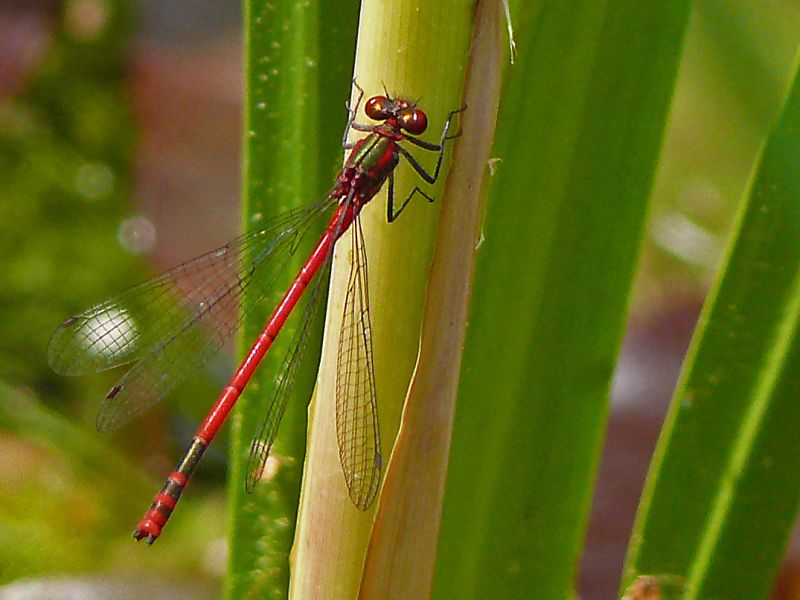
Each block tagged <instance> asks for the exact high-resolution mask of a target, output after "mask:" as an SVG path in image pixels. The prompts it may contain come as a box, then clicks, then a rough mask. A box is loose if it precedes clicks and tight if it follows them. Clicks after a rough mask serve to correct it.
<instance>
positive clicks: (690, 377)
mask: <svg viewBox="0 0 800 600" xmlns="http://www.w3.org/2000/svg"><path fill="white" fill-rule="evenodd" d="M798 173H800V75H796V78H795V82H794V84H793V87H792V90H791V92H790V94H789V96H788V100H787V103H786V106H785V107H784V111H783V114H782V116H781V118H780V120H779V121H778V123H777V125H776V126H775V128H774V129H773V131H772V133H771V135H770V137H769V140H768V142H767V144H766V146H765V148H764V150H763V153H762V155H761V158H760V160H759V164H758V167H757V169H756V172H755V175H754V176H753V179H752V183H751V186H750V190H749V193H748V199H747V201H746V203H745V205H744V206H743V209H742V212H741V213H740V217H739V223H738V227H737V233H736V234H735V236H734V238H735V239H734V240H733V241H732V243H731V248H730V250H729V254H728V259H727V261H726V263H725V266H724V267H723V273H722V275H721V278H720V280H719V281H718V283H717V285H716V287H715V290H714V292H712V294H711V296H710V298H709V300H708V302H707V304H706V307H705V309H704V311H703V315H702V316H701V319H700V325H699V326H698V330H697V332H696V334H695V338H694V340H693V342H692V346H691V348H690V353H689V358H688V360H687V363H686V366H685V368H684V372H683V374H682V376H681V382H680V384H679V386H678V389H677V391H676V393H675V397H674V399H673V404H672V407H671V409H670V413H669V415H668V418H667V424H666V425H665V428H664V431H663V432H662V437H661V440H660V441H659V445H658V448H657V450H656V456H655V458H654V460H653V465H652V466H651V469H650V474H649V476H648V483H647V486H646V489H645V492H644V496H643V499H642V504H641V506H640V512H639V515H638V519H637V524H636V527H635V530H634V535H633V538H632V540H633V543H632V547H631V549H630V553H629V556H628V564H627V566H626V571H625V580H626V582H627V583H630V582H631V581H632V580H633V579H634V578H636V577H637V576H639V575H659V576H662V575H669V576H670V577H672V578H678V579H680V580H681V582H682V585H683V596H682V598H725V599H726V600H728V599H736V598H742V599H745V598H746V599H750V598H763V597H765V596H766V595H767V594H768V592H769V589H770V585H771V582H772V580H773V578H774V576H775V572H776V570H777V568H778V566H779V564H780V559H781V556H782V554H783V551H784V549H785V546H786V543H787V540H788V536H789V534H790V532H791V530H792V527H793V524H794V521H795V517H796V513H797V507H798V502H800V487H798V485H797V481H798V479H799V478H800V403H798V401H797V399H798V397H799V396H800V380H798V378H797V365H798V364H800V338H799V337H798V331H800V177H798Z"/></svg>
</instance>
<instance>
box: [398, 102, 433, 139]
mask: <svg viewBox="0 0 800 600" xmlns="http://www.w3.org/2000/svg"><path fill="white" fill-rule="evenodd" d="M400 127H402V128H403V129H405V130H406V131H407V132H408V133H410V134H411V135H419V134H421V133H422V132H423V131H425V130H426V129H427V128H428V117H427V116H426V115H425V113H424V112H422V111H421V110H420V109H418V108H415V109H414V110H409V111H406V112H404V113H403V114H402V115H400Z"/></svg>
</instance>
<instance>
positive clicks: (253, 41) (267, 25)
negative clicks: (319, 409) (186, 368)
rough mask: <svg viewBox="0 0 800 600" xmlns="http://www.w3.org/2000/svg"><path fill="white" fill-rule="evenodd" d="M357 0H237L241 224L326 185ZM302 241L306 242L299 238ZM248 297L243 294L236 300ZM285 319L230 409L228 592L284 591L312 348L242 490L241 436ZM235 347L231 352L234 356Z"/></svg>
mask: <svg viewBox="0 0 800 600" xmlns="http://www.w3.org/2000/svg"><path fill="white" fill-rule="evenodd" d="M356 18H357V6H356V5H352V4H350V3H341V2H335V1H327V2H306V3H297V2H290V1H287V0H275V1H273V0H250V1H248V2H246V3H245V34H246V51H245V55H246V56H245V61H246V71H245V85H246V97H245V108H244V111H245V115H244V131H245V135H244V150H243V152H244V182H243V196H244V214H243V219H244V227H245V229H246V230H251V231H252V230H257V229H259V228H260V225H259V224H260V223H262V222H263V221H264V220H265V219H269V218H270V217H272V216H275V215H277V214H280V213H282V212H284V211H286V210H288V209H290V208H293V207H297V206H303V205H305V204H309V203H311V202H313V201H315V200H317V199H319V198H321V197H322V195H323V194H324V193H325V192H326V191H327V189H328V188H329V187H330V186H331V185H332V182H333V175H334V174H335V172H336V168H337V162H338V161H339V160H341V154H342V150H341V147H340V140H341V131H342V127H343V124H344V122H345V119H346V114H347V113H346V112H345V110H344V99H345V98H347V96H348V94H349V90H350V79H351V76H350V73H351V72H352V56H353V44H354V39H355V25H356ZM309 243H310V241H309ZM305 253H306V249H305V248H303V247H301V249H300V250H299V251H298V252H297V255H296V257H295V262H294V263H293V264H292V265H290V266H289V268H288V269H287V271H286V273H285V275H284V277H283V279H281V280H280V281H277V282H276V284H275V286H274V289H275V292H274V294H273V295H272V297H270V298H267V300H266V302H264V303H263V304H262V305H259V306H257V307H256V308H255V309H254V310H253V311H252V312H251V314H250V316H249V317H248V319H247V320H246V321H245V323H244V326H243V328H242V350H244V349H246V348H249V346H250V344H251V343H252V341H253V340H254V339H255V338H256V336H257V335H258V333H259V332H260V331H261V329H262V327H263V326H264V323H265V322H266V319H267V317H268V315H269V314H270V313H271V312H272V310H273V308H274V306H275V304H277V301H278V299H279V298H280V295H281V294H282V292H283V290H284V289H285V288H286V287H287V286H288V284H289V282H290V281H291V279H292V278H293V277H294V275H295V274H296V271H297V268H299V265H300V264H301V263H302V261H303V260H304V259H305ZM246 301H247V302H252V299H247V300H246ZM294 325H295V323H294V322H293V321H290V323H289V325H288V327H287V331H284V332H283V333H282V335H281V336H280V337H279V338H278V340H277V341H276V343H275V345H274V346H273V348H272V349H271V351H270V353H269V354H268V356H267V358H266V359H265V360H264V364H263V365H262V366H261V368H260V369H259V371H258V372H257V373H256V375H255V377H254V378H253V381H252V382H251V384H250V386H249V388H248V390H247V392H246V393H245V395H244V396H243V398H242V400H241V401H240V406H239V407H238V408H237V411H236V413H235V417H234V425H233V429H234V435H233V444H232V450H231V455H232V467H231V478H230V570H229V578H228V581H227V587H226V592H227V595H228V597H231V598H242V597H245V596H247V595H248V594H249V595H251V596H252V595H255V596H254V597H262V598H263V597H270V598H273V597H274V598H285V597H286V594H287V589H288V579H289V551H290V549H291V544H292V539H293V536H294V522H295V516H296V512H297V503H298V497H299V490H300V475H301V471H302V464H303V453H304V446H305V432H306V404H307V402H308V398H309V396H310V394H311V388H312V384H313V380H314V374H315V372H316V368H315V367H316V364H317V361H318V358H319V353H318V344H317V348H316V350H315V349H314V348H313V346H314V344H311V346H312V347H310V348H309V350H308V351H307V356H306V359H305V366H304V367H303V368H301V372H300V373H299V375H298V377H297V384H296V386H295V392H294V393H293V397H292V398H290V400H289V406H288V408H287V411H286V414H285V415H284V417H283V422H282V424H281V428H280V432H279V434H278V439H277V441H276V443H275V445H274V447H273V452H272V454H273V456H275V457H279V458H280V465H281V466H280V468H279V469H278V470H277V471H276V472H275V474H274V476H272V477H271V478H270V480H269V483H268V484H264V485H259V486H258V487H257V490H256V492H255V493H254V494H252V495H250V494H246V493H245V491H244V479H245V476H246V469H247V461H248V454H249V449H250V441H251V439H252V436H253V434H254V432H255V431H256V430H257V428H258V427H259V425H260V424H261V421H262V420H263V419H264V415H265V413H266V406H267V403H268V402H269V401H270V399H271V394H272V393H273V392H274V389H275V376H276V372H277V371H278V370H279V366H280V364H281V361H282V360H283V356H284V353H285V351H286V349H287V347H288V342H289V340H291V336H292V328H293V327H294ZM241 354H243V352H240V355H241Z"/></svg>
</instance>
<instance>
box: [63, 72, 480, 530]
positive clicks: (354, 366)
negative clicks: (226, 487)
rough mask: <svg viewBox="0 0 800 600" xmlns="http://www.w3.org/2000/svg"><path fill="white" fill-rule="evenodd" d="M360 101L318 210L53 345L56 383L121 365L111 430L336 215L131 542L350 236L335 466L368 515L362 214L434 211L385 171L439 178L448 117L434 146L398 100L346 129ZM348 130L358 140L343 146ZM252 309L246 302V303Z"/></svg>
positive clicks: (267, 443)
mask: <svg viewBox="0 0 800 600" xmlns="http://www.w3.org/2000/svg"><path fill="white" fill-rule="evenodd" d="M356 88H357V90H358V92H359V94H358V98H357V100H356V104H355V108H352V109H350V108H348V111H349V118H348V122H347V127H346V128H345V133H344V137H343V140H342V145H343V146H344V148H345V149H348V150H350V154H349V155H348V157H347V160H346V162H345V165H344V168H343V169H342V170H341V172H340V173H339V175H338V177H337V179H336V184H335V185H334V187H333V189H332V190H331V191H330V192H329V193H328V194H327V195H326V196H325V197H324V198H323V199H322V200H321V201H319V202H317V203H316V204H313V205H311V206H309V207H305V208H301V209H296V210H293V211H290V212H288V213H286V214H283V215H281V216H278V217H277V218H275V219H273V220H271V221H270V222H268V223H267V224H266V226H265V227H264V228H263V229H261V230H260V231H257V232H255V233H249V234H246V235H244V236H242V237H240V238H238V239H236V240H234V241H232V242H230V243H229V244H227V245H225V246H223V247H222V248H220V249H218V250H215V251H213V252H209V253H207V254H204V255H202V256H199V257H197V258H195V259H194V260H190V261H189V262H186V263H184V264H182V265H180V266H178V267H175V268H174V269H172V270H170V271H167V272H166V273H164V274H163V275H161V276H160V277H157V278H155V279H152V280H150V281H148V282H145V283H143V284H141V285H138V286H136V287H134V288H132V289H130V290H129V291H127V292H125V293H123V294H121V295H119V296H117V297H115V298H112V299H110V300H108V301H106V302H103V303H101V304H98V305H97V306H94V307H93V308H90V309H89V310H87V311H84V312H83V313H81V314H79V315H76V316H73V317H70V318H68V319H67V320H66V321H64V323H62V325H61V326H60V327H59V328H58V329H57V330H56V332H55V333H54V334H53V338H52V340H51V341H50V346H49V349H48V360H49V363H50V366H51V367H52V368H53V370H55V371H56V372H58V373H60V374H64V375H79V374H85V373H90V372H97V371H103V370H106V369H110V368H113V367H116V366H119V365H123V364H133V366H132V367H131V369H130V370H129V371H128V372H127V373H126V374H125V375H124V376H123V377H122V378H121V379H120V380H119V381H118V383H117V384H116V385H115V386H114V387H113V388H111V391H109V393H108V394H107V395H106V397H105V399H104V400H103V403H102V405H101V406H100V410H99V411H98V414H97V429H98V430H100V431H109V430H113V429H116V428H118V427H120V426H122V425H124V424H125V423H127V422H128V421H130V420H131V419H132V418H133V417H135V416H137V415H139V414H140V413H142V412H144V411H145V410H146V409H148V408H150V407H151V406H152V405H153V404H155V403H156V402H158V401H160V400H161V399H162V398H164V396H166V395H167V394H168V393H169V392H170V391H172V390H173V389H174V388H175V387H176V386H177V385H178V383H179V382H180V381H182V380H183V379H185V378H186V377H188V376H189V375H190V374H192V373H193V372H194V371H195V370H196V369H197V368H199V367H200V365H202V364H203V363H204V362H205V361H206V360H208V359H209V358H210V357H211V356H212V355H213V354H214V353H215V352H216V351H217V350H219V348H220V347H221V346H222V344H223V343H224V341H225V340H226V339H227V338H229V337H230V336H231V335H232V334H233V333H234V331H235V330H236V329H237V328H238V325H239V324H240V321H241V319H242V317H243V313H242V311H238V306H239V301H240V299H241V297H242V296H243V294H245V293H248V294H253V295H254V297H255V298H256V299H257V300H263V299H264V298H265V297H266V296H267V294H268V293H269V291H270V290H271V288H272V286H273V284H274V282H275V281H276V278H277V276H278V275H279V274H280V273H281V271H282V270H283V268H284V267H285V266H286V265H287V263H288V262H289V259H290V257H291V256H292V255H293V253H294V252H295V250H296V249H297V247H298V244H299V242H300V240H301V238H302V237H303V235H304V234H305V233H306V232H308V231H309V230H310V229H311V227H312V225H313V223H315V222H316V221H317V218H321V217H322V216H323V215H325V214H328V213H329V212H330V211H333V214H332V216H331V217H330V220H329V221H328V224H327V226H326V227H325V230H324V232H323V233H322V236H321V238H320V240H319V242H318V243H317V245H316V246H315V247H314V249H313V251H312V252H311V254H310V256H309V257H308V259H307V260H306V262H305V264H304V265H303V267H302V268H301V269H300V272H299V273H298V275H297V277H295V279H294V281H293V282H292V284H291V285H290V286H289V289H288V290H287V291H286V293H285V294H284V296H283V298H282V300H281V301H280V302H279V303H278V306H277V307H276V308H275V310H274V312H273V313H272V316H270V318H269V320H268V321H267V324H266V326H265V327H264V330H263V331H262V333H261V334H260V335H259V336H258V338H257V339H256V341H255V343H254V344H253V345H252V347H251V348H250V350H249V352H248V353H247V356H246V358H245V359H244V361H243V362H242V363H241V365H240V366H239V368H238V369H237V370H236V373H235V374H234V375H233V377H232V379H231V380H230V382H229V383H228V385H227V386H225V388H224V389H223V391H222V393H221V394H220V396H219V398H218V399H217V401H216V402H215V403H214V405H213V407H212V408H211V411H210V412H209V414H208V416H207V417H206V418H205V420H204V421H203V423H202V424H201V425H200V428H199V429H198V431H197V433H196V434H195V436H194V437H193V439H192V442H191V444H190V445H189V448H188V449H187V450H186V453H185V454H184V456H183V458H182V459H181V460H180V462H179V463H178V465H177V466H176V467H175V470H174V471H172V472H171V473H170V474H169V476H168V477H167V481H166V484H165V485H164V487H163V488H162V489H161V491H160V492H159V493H158V494H156V496H155V498H154V499H153V503H152V505H151V506H150V508H149V509H148V510H147V512H146V514H145V516H144V518H143V519H142V520H141V521H140V522H139V525H138V526H137V528H136V530H135V531H134V533H133V535H134V537H135V538H136V539H137V540H141V539H144V538H147V542H148V544H152V543H153V542H154V541H155V540H156V539H157V538H158V536H159V535H160V534H161V530H162V528H163V527H164V525H165V524H166V522H167V520H168V519H169V517H170V515H171V514H172V511H173V510H174V508H175V505H176V503H177V502H178V499H179V498H180V496H181V493H182V492H183V490H184V488H185V487H186V485H187V483H188V481H189V478H190V477H191V475H192V473H193V471H194V470H195V468H196V467H197V464H198V462H199V461H200V458H201V457H202V455H203V453H204V452H205V450H206V448H207V447H208V445H209V444H210V443H211V441H212V440H213V439H214V436H215V435H216V434H217V432H218V431H219V429H220V427H221V426H222V423H223V422H224V420H225V418H226V417H227V415H228V413H229V412H230V410H231V408H233V405H234V404H235V402H236V400H237V399H238V398H239V396H240V395H241V393H242V391H243V390H244V388H245V386H246V385H247V382H248V381H249V380H250V377H251V376H252V375H253V372H254V371H255V369H256V368H257V367H258V364H259V363H260V362H261V359H262V358H263V357H264V355H265V354H266V353H267V351H268V350H269V348H270V346H271V345H272V342H273V341H274V339H275V337H276V336H277V335H278V333H279V332H280V331H281V328H282V327H283V325H284V324H285V322H286V320H287V318H288V317H289V315H290V314H291V313H292V311H293V310H294V308H295V306H296V305H297V303H298V301H299V300H300V298H301V296H302V295H303V292H304V291H305V289H306V288H307V287H308V286H309V284H310V283H311V282H312V280H313V278H314V276H315V275H316V274H317V273H319V272H323V273H327V272H328V271H329V270H330V265H331V259H332V257H333V247H334V245H335V244H336V242H337V240H338V239H339V238H340V237H341V236H342V235H343V234H344V233H345V232H346V231H347V230H348V229H352V231H353V235H352V244H353V251H352V253H351V256H352V259H351V267H350V277H349V280H348V287H347V293H346V297H345V308H344V315H343V318H342V325H341V331H340V341H339V347H338V354H337V376H336V387H335V390H336V391H335V396H336V427H337V440H338V444H339V456H340V459H341V464H342V470H343V471H344V476H345V482H346V484H347V488H348V493H349V495H350V498H351V500H352V501H353V504H355V506H356V507H357V508H359V509H360V510H366V509H367V508H368V507H369V506H370V504H371V503H372V501H373V500H374V499H375V495H376V494H377V491H378V485H379V483H380V476H381V451H380V439H379V430H378V413H377V405H376V397H375V396H376V392H375V374H374V365H373V358H372V342H371V323H370V315H369V293H368V289H367V262H366V261H367V256H366V251H365V247H364V242H363V235H362V231H361V221H360V218H359V214H360V212H361V209H362V208H363V207H364V205H366V204H367V203H368V202H369V201H370V200H371V199H372V198H374V197H375V195H376V194H377V193H378V191H379V190H380V189H381V187H382V186H383V184H384V183H385V182H387V181H388V186H387V187H388V197H387V212H386V217H387V221H389V222H390V223H391V222H392V221H394V219H395V218H397V216H398V215H399V214H400V213H401V212H402V211H403V209H404V208H405V207H406V205H407V204H408V202H409V201H410V200H411V199H412V197H413V196H414V195H415V194H419V195H421V196H423V197H424V198H426V199H427V200H428V201H432V200H433V198H431V197H430V196H429V195H428V194H426V193H425V192H424V191H422V190H421V189H420V188H419V187H418V186H417V187H415V188H414V189H413V190H412V192H411V193H410V194H409V195H408V196H407V197H406V199H405V200H404V201H403V202H402V204H400V205H399V206H395V203H394V169H395V167H396V166H397V164H398V163H399V162H400V159H401V158H404V159H406V161H407V162H408V163H409V164H410V165H411V166H412V167H413V168H414V170H415V171H416V172H417V173H418V174H419V175H420V177H422V179H423V180H425V181H426V182H427V183H429V184H432V183H434V182H435V181H436V179H437V177H438V176H439V171H440V169H441V166H442V159H443V157H444V146H445V142H446V141H447V140H449V139H452V138H454V137H457V135H458V133H456V134H449V130H450V125H451V122H452V120H453V118H454V117H455V116H456V115H457V114H458V113H460V112H461V111H463V110H464V108H463V107H462V108H460V109H458V110H454V111H451V112H450V113H449V115H448V117H447V120H446V121H445V124H444V128H443V130H442V133H441V137H440V139H439V143H438V144H432V143H429V142H426V141H424V140H421V139H419V138H418V137H417V136H419V135H421V134H422V133H423V132H424V131H425V130H426V129H427V125H428V123H427V117H426V115H425V113H424V112H423V111H422V110H421V109H419V108H417V106H416V103H414V102H409V101H408V100H404V99H402V98H392V97H390V96H389V94H388V92H387V93H386V95H384V96H373V97H371V98H370V99H369V100H367V102H366V103H365V106H364V112H365V114H366V115H367V116H368V117H369V118H370V119H372V120H373V121H377V122H378V124H360V123H357V122H356V121H355V118H356V115H357V113H358V108H359V106H360V104H361V100H362V98H363V95H364V92H363V90H361V88H359V87H358V86H357V85H356ZM351 129H355V130H357V131H362V132H365V133H366V134H367V135H366V136H365V137H363V138H362V139H360V140H359V141H357V142H355V143H348V141H347V139H348V135H349V132H350V130H351ZM403 142H407V143H409V144H412V145H414V146H417V147H419V148H422V149H424V150H429V151H432V152H437V153H438V158H437V161H436V166H435V167H434V169H433V171H432V172H430V173H429V172H428V171H426V170H425V169H424V168H423V167H422V166H421V165H420V164H419V162H417V160H416V159H415V158H414V157H413V156H412V155H411V153H410V152H409V151H408V150H407V149H406V148H405V147H403V146H402V145H401V143H403ZM324 279H325V278H324V277H322V276H320V277H319V278H318V279H317V281H316V282H315V284H314V286H313V289H312V291H311V295H310V297H309V300H308V303H307V304H306V307H305V308H304V310H303V314H302V316H301V321H300V325H299V326H298V328H297V330H296V332H295V334H294V337H293V338H292V340H291V343H290V346H289V350H288V352H287V354H286V358H285V359H284V361H283V363H282V367H281V372H280V374H279V376H278V378H277V382H278V383H277V388H276V391H275V393H274V395H273V397H272V399H271V401H270V402H269V405H268V408H267V414H266V415H265V417H264V420H263V423H262V425H261V428H260V430H259V433H258V434H257V435H256V438H255V439H254V441H253V444H252V446H251V452H250V464H249V467H248V476H247V482H246V486H247V489H248V490H249V491H252V489H253V488H254V486H255V485H256V483H257V482H258V480H259V479H260V478H261V475H262V473H263V471H264V466H265V464H266V460H267V457H268V455H269V452H270V449H271V447H272V443H273V441H274V439H275V435H276V433H277V430H278V425H279V423H280V420H281V417H282V416H283V412H284V409H285V407H286V401H287V399H288V397H289V390H290V389H291V387H292V383H293V381H294V376H295V372H296V370H297V367H298V365H299V363H300V359H301V357H302V354H303V350H304V348H305V346H306V342H307V341H308V337H309V332H310V330H311V329H312V327H311V323H312V321H313V320H314V317H315V314H316V313H317V308H318V307H319V306H320V302H319V297H320V296H321V293H320V290H321V289H322V282H323V281H324ZM249 304H254V303H249Z"/></svg>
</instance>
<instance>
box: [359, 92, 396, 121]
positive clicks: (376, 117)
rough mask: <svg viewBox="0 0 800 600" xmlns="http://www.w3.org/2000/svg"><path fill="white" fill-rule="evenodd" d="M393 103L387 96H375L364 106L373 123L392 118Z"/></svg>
mask: <svg viewBox="0 0 800 600" xmlns="http://www.w3.org/2000/svg"><path fill="white" fill-rule="evenodd" d="M391 108H392V101H391V100H389V98H387V97H386V96H373V97H372V98H370V99H369V100H367V103H366V105H364V112H365V113H366V114H367V116H368V117H369V118H370V119H372V120H373V121H385V120H386V119H388V118H389V117H390V116H391Z"/></svg>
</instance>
